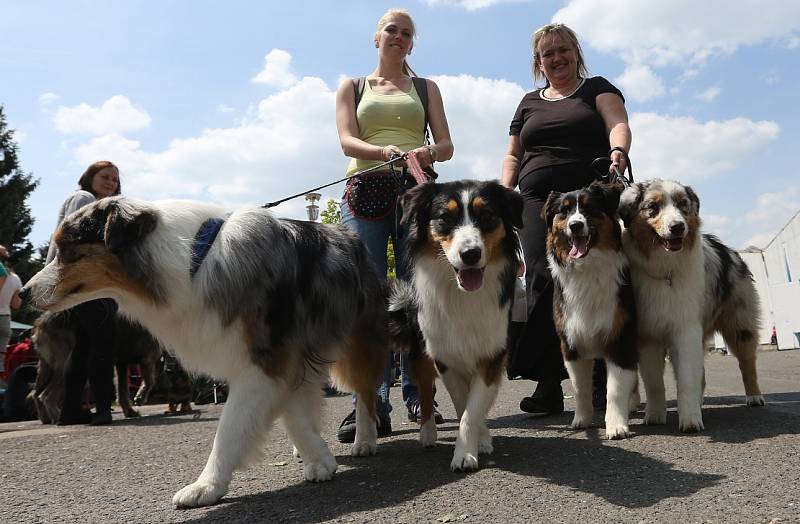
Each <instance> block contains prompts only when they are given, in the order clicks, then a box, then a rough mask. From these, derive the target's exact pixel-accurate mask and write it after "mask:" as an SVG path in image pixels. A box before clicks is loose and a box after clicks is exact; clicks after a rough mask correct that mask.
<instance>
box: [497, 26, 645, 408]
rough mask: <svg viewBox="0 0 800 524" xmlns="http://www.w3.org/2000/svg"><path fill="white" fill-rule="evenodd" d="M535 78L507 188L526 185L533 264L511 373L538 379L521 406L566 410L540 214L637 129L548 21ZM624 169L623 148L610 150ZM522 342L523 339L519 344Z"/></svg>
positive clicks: (536, 52) (517, 117)
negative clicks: (553, 196)
mask: <svg viewBox="0 0 800 524" xmlns="http://www.w3.org/2000/svg"><path fill="white" fill-rule="evenodd" d="M532 47H533V58H534V63H533V74H534V78H535V79H536V80H539V79H541V78H544V80H545V86H544V87H543V88H541V89H536V90H534V91H532V92H530V93H528V94H526V95H525V96H524V97H523V99H522V101H521V102H520V104H519V107H518V108H517V111H516V113H515V114H514V119H513V120H512V121H511V129H510V132H509V134H510V140H509V144H508V150H507V152H506V155H505V157H504V158H503V174H502V180H501V181H502V183H503V184H504V185H505V186H507V187H510V188H514V187H517V186H519V189H520V193H521V194H522V196H523V198H524V199H525V208H524V212H523V223H524V228H523V229H522V230H521V231H520V237H521V240H522V247H523V249H524V251H525V263H526V266H527V272H526V275H525V277H526V284H527V299H528V321H527V323H526V324H525V327H524V328H522V329H521V332H519V333H515V336H512V337H511V339H510V340H511V342H510V344H509V350H510V360H509V376H510V377H511V378H514V377H522V378H526V379H530V380H535V381H537V386H536V391H535V392H534V394H533V396H531V397H525V398H524V399H522V402H521V403H520V409H522V410H523V411H527V412H530V413H560V412H562V411H563V410H564V401H563V393H562V390H561V381H562V380H564V379H565V378H567V372H566V370H565V369H564V364H563V361H562V358H561V353H560V347H559V346H560V342H559V338H558V335H557V334H556V331H555V326H554V325H553V286H552V280H551V277H550V271H549V270H548V268H547V258H546V257H545V237H546V234H547V231H546V226H545V223H544V220H543V219H542V218H541V210H542V207H543V206H544V203H545V201H546V200H547V196H548V195H549V194H550V191H559V192H566V191H572V190H575V189H579V188H581V187H584V186H586V185H588V184H589V183H591V181H592V180H593V179H594V178H595V175H594V172H593V170H592V168H591V162H592V160H594V159H595V158H598V157H606V156H607V155H608V154H609V150H610V149H612V148H613V147H621V148H623V149H624V150H625V151H626V152H627V151H629V150H630V145H631V131H630V128H629V127H628V114H627V111H626V110H625V105H624V99H623V97H622V93H620V91H619V90H618V89H617V88H616V87H614V86H613V85H611V83H610V82H608V80H606V79H605V78H603V77H599V76H598V77H592V78H588V77H587V76H588V75H587V73H588V71H587V69H586V64H585V62H584V59H583V52H582V51H581V47H580V44H579V42H578V39H577V37H576V36H575V33H574V32H573V31H572V29H570V28H569V27H567V26H565V25H563V24H548V25H546V26H544V27H542V28H541V29H539V30H537V31H536V32H535V33H534V35H533V41H532ZM611 164H612V167H615V168H616V169H618V170H619V171H620V172H623V171H624V169H625V167H626V165H625V159H624V158H623V155H622V153H621V152H620V151H614V152H612V153H611ZM514 339H516V340H514Z"/></svg>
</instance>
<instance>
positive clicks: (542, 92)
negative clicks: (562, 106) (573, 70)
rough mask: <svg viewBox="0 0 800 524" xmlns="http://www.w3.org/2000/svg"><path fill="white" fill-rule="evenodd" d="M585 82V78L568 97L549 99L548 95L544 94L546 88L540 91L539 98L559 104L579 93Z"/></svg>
mask: <svg viewBox="0 0 800 524" xmlns="http://www.w3.org/2000/svg"><path fill="white" fill-rule="evenodd" d="M585 82H586V79H585V78H581V81H580V82H578V85H577V86H576V87H575V89H573V90H572V92H570V93H569V94H568V95H563V96H557V97H549V96H547V95H546V94H544V92H545V91H546V90H547V88H544V89H542V90H541V91H539V96H540V97H542V100H547V101H548V102H558V101H559V100H564V99H565V98H569V97H571V96H572V95H574V94H575V93H577V92H578V89H580V88H581V87H582V86H583V84H584V83H585Z"/></svg>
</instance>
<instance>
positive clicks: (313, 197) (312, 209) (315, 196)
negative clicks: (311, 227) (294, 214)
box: [306, 193, 322, 222]
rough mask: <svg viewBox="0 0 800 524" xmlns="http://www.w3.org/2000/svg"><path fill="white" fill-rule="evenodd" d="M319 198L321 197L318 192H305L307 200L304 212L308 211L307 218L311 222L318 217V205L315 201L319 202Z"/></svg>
mask: <svg viewBox="0 0 800 524" xmlns="http://www.w3.org/2000/svg"><path fill="white" fill-rule="evenodd" d="M320 198H322V195H321V194H320V193H306V201H307V202H308V205H307V206H306V213H308V219H309V220H310V221H312V222H316V221H317V219H318V218H319V206H318V205H317V202H319V199H320Z"/></svg>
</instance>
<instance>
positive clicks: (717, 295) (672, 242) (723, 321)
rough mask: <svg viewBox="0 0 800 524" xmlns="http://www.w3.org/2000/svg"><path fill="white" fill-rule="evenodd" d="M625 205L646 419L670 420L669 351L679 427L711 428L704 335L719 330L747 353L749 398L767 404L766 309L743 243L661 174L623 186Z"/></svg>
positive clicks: (688, 191)
mask: <svg viewBox="0 0 800 524" xmlns="http://www.w3.org/2000/svg"><path fill="white" fill-rule="evenodd" d="M619 213H620V217H621V218H622V220H623V221H624V223H625V231H624V233H623V236H622V246H623V250H624V251H625V254H626V255H627V256H628V260H629V261H630V265H631V277H632V279H633V289H634V294H635V299H636V312H637V319H638V341H639V344H638V345H639V371H640V374H641V377H642V382H643V383H644V387H645V392H646V395H647V408H646V411H645V418H644V421H645V423H646V424H664V423H666V419H667V407H666V400H665V398H664V357H665V355H668V356H669V360H670V362H671V363H672V367H673V370H674V372H675V378H676V382H677V391H678V426H679V429H680V430H681V431H683V432H696V431H701V430H703V429H704V426H703V417H702V404H703V389H704V387H705V376H704V373H705V368H704V362H703V360H704V357H705V351H704V350H703V342H704V340H706V339H707V338H708V337H710V336H711V335H712V334H713V333H714V332H715V331H716V332H719V333H721V334H722V337H723V338H724V339H725V343H726V344H727V345H728V347H729V348H730V349H731V352H732V353H733V354H734V355H735V356H736V358H737V359H738V360H739V369H740V371H741V374H742V380H743V382H744V388H745V393H746V395H747V405H748V406H761V405H764V397H763V396H762V395H761V391H760V389H759V386H758V376H757V373H756V350H757V340H756V337H757V335H758V326H759V321H760V320H759V317H760V309H759V301H758V294H757V292H756V289H755V284H754V282H753V276H752V274H751V273H750V270H749V269H748V268H747V265H746V264H745V263H744V261H742V259H741V257H740V256H739V255H738V254H737V253H736V252H735V251H733V250H732V249H730V248H729V247H727V246H725V245H724V244H723V243H722V242H720V241H719V239H718V238H717V237H715V236H713V235H709V234H703V233H702V232H701V230H700V200H699V198H698V197H697V194H696V193H695V192H694V190H693V189H692V188H691V187H689V186H685V185H683V184H680V183H678V182H674V181H669V180H660V179H655V180H650V181H647V182H641V183H638V184H634V185H632V186H631V187H629V188H627V189H626V190H625V191H624V192H623V193H622V196H621V197H620V206H619Z"/></svg>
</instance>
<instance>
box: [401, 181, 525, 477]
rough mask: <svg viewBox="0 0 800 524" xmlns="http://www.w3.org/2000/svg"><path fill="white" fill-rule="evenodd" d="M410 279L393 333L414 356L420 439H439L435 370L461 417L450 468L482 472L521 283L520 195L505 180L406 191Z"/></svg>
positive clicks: (432, 185) (404, 219)
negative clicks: (518, 281) (482, 457)
mask: <svg viewBox="0 0 800 524" xmlns="http://www.w3.org/2000/svg"><path fill="white" fill-rule="evenodd" d="M402 206H403V217H402V222H403V223H404V224H406V225H407V226H408V230H409V233H408V240H407V244H406V245H407V252H408V257H409V258H408V262H409V270H410V275H411V277H410V282H408V283H401V282H397V283H395V284H394V289H393V292H392V294H391V297H390V305H389V315H390V330H389V331H390V334H391V335H393V337H392V338H393V341H394V342H395V346H398V347H400V348H402V349H404V350H406V351H408V352H409V353H410V355H411V357H412V358H411V361H410V363H411V373H412V376H414V377H415V380H416V381H417V382H418V384H419V390H420V411H421V420H420V422H421V426H420V442H421V443H422V445H423V446H426V447H429V446H433V445H435V444H436V424H435V423H434V420H433V418H432V413H433V384H434V380H435V378H436V375H437V372H438V374H439V376H440V377H441V379H442V382H443V383H444V385H445V387H446V388H447V391H448V393H449V394H450V398H451V399H452V401H453V406H454V407H455V410H456V415H457V416H458V420H459V432H458V437H457V438H456V444H455V451H454V453H453V459H452V461H451V462H450V469H452V470H453V471H470V470H476V469H478V455H479V453H486V454H488V453H491V452H492V450H493V448H492V438H491V435H490V434H489V429H488V428H487V426H486V416H487V414H488V412H489V410H490V409H491V407H492V404H493V403H494V400H495V398H496V397H497V392H498V388H499V385H500V381H501V378H502V372H503V367H504V365H505V357H506V337H507V333H508V323H509V315H510V308H511V302H512V297H513V296H514V284H515V281H516V275H517V269H518V268H519V265H520V254H519V253H520V248H519V239H518V237H517V235H516V230H515V228H519V227H522V197H521V196H520V195H519V194H518V193H517V192H515V191H512V190H510V189H508V188H505V187H503V186H501V185H500V184H498V183H497V182H479V181H470V180H464V181H459V182H450V183H446V184H435V183H427V184H422V185H419V186H417V187H415V188H413V189H412V190H410V191H409V192H407V193H406V194H405V195H404V197H403V200H402Z"/></svg>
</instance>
